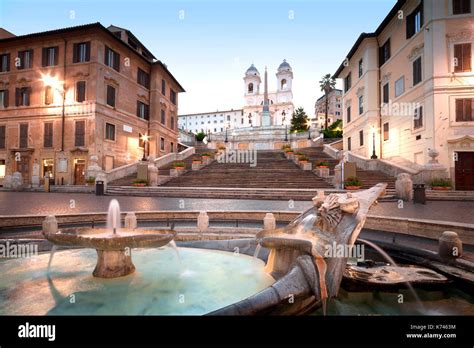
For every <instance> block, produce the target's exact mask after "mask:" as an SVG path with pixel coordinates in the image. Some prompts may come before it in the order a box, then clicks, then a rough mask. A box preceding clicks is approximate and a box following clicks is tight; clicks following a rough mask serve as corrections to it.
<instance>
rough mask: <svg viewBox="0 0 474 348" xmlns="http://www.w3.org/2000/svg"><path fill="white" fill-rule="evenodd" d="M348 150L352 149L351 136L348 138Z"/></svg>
mask: <svg viewBox="0 0 474 348" xmlns="http://www.w3.org/2000/svg"><path fill="white" fill-rule="evenodd" d="M347 150H349V151H351V150H352V144H351V137H349V138H347Z"/></svg>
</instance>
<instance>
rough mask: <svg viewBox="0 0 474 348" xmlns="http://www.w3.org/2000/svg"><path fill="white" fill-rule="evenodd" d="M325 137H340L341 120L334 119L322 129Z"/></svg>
mask: <svg viewBox="0 0 474 348" xmlns="http://www.w3.org/2000/svg"><path fill="white" fill-rule="evenodd" d="M323 134H324V137H325V138H341V137H342V120H336V121H335V122H334V123H332V124H331V125H330V126H329V127H328V128H327V129H324V130H323Z"/></svg>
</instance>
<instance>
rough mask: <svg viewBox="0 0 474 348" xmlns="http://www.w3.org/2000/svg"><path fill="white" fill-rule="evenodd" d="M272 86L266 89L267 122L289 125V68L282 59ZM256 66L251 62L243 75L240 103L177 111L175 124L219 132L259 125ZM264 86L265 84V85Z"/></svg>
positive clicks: (190, 129) (259, 81)
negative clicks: (238, 106)
mask: <svg viewBox="0 0 474 348" xmlns="http://www.w3.org/2000/svg"><path fill="white" fill-rule="evenodd" d="M275 75H276V84H277V86H276V90H275V91H270V92H268V99H269V109H270V115H271V125H272V126H279V125H284V124H287V125H290V123H291V116H292V114H293V110H294V105H293V92H292V89H291V88H292V83H293V70H292V68H291V66H290V64H288V63H287V61H286V60H283V62H282V63H281V64H280V66H279V67H278V69H277V72H276V74H275ZM261 84H262V79H261V78H260V73H259V72H258V70H257V68H256V67H255V66H254V65H253V64H252V65H251V66H250V68H248V69H247V71H246V72H245V76H244V86H245V91H244V107H243V109H236V110H234V109H230V110H226V111H212V112H203V113H196V114H187V115H178V128H180V129H182V130H185V131H188V132H193V133H196V134H197V133H199V132H204V133H208V132H210V133H219V132H224V131H225V129H226V128H227V129H235V128H247V127H259V126H261V125H262V120H261V117H262V112H263V101H264V89H265V88H264V87H263V86H262V88H261V87H260V85H261ZM267 88H268V86H267Z"/></svg>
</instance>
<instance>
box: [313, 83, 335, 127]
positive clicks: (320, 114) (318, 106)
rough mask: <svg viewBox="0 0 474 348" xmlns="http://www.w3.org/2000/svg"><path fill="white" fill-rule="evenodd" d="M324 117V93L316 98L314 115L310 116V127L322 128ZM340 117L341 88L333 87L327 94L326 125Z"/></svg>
mask: <svg viewBox="0 0 474 348" xmlns="http://www.w3.org/2000/svg"><path fill="white" fill-rule="evenodd" d="M325 119H326V95H323V96H321V97H319V98H318V100H316V103H315V104H314V117H313V118H311V123H312V125H311V126H312V127H315V128H319V129H322V128H324V126H325ZM340 119H342V90H340V89H337V88H335V89H333V90H332V91H331V92H329V95H328V125H330V124H331V123H333V122H335V121H336V120H340Z"/></svg>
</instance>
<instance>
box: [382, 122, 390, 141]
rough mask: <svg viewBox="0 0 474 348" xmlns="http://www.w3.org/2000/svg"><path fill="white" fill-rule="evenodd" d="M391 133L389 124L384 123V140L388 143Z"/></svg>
mask: <svg viewBox="0 0 474 348" xmlns="http://www.w3.org/2000/svg"><path fill="white" fill-rule="evenodd" d="M389 131H390V127H389V125H388V122H387V123H384V124H383V140H384V141H387V140H388V139H389Z"/></svg>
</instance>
